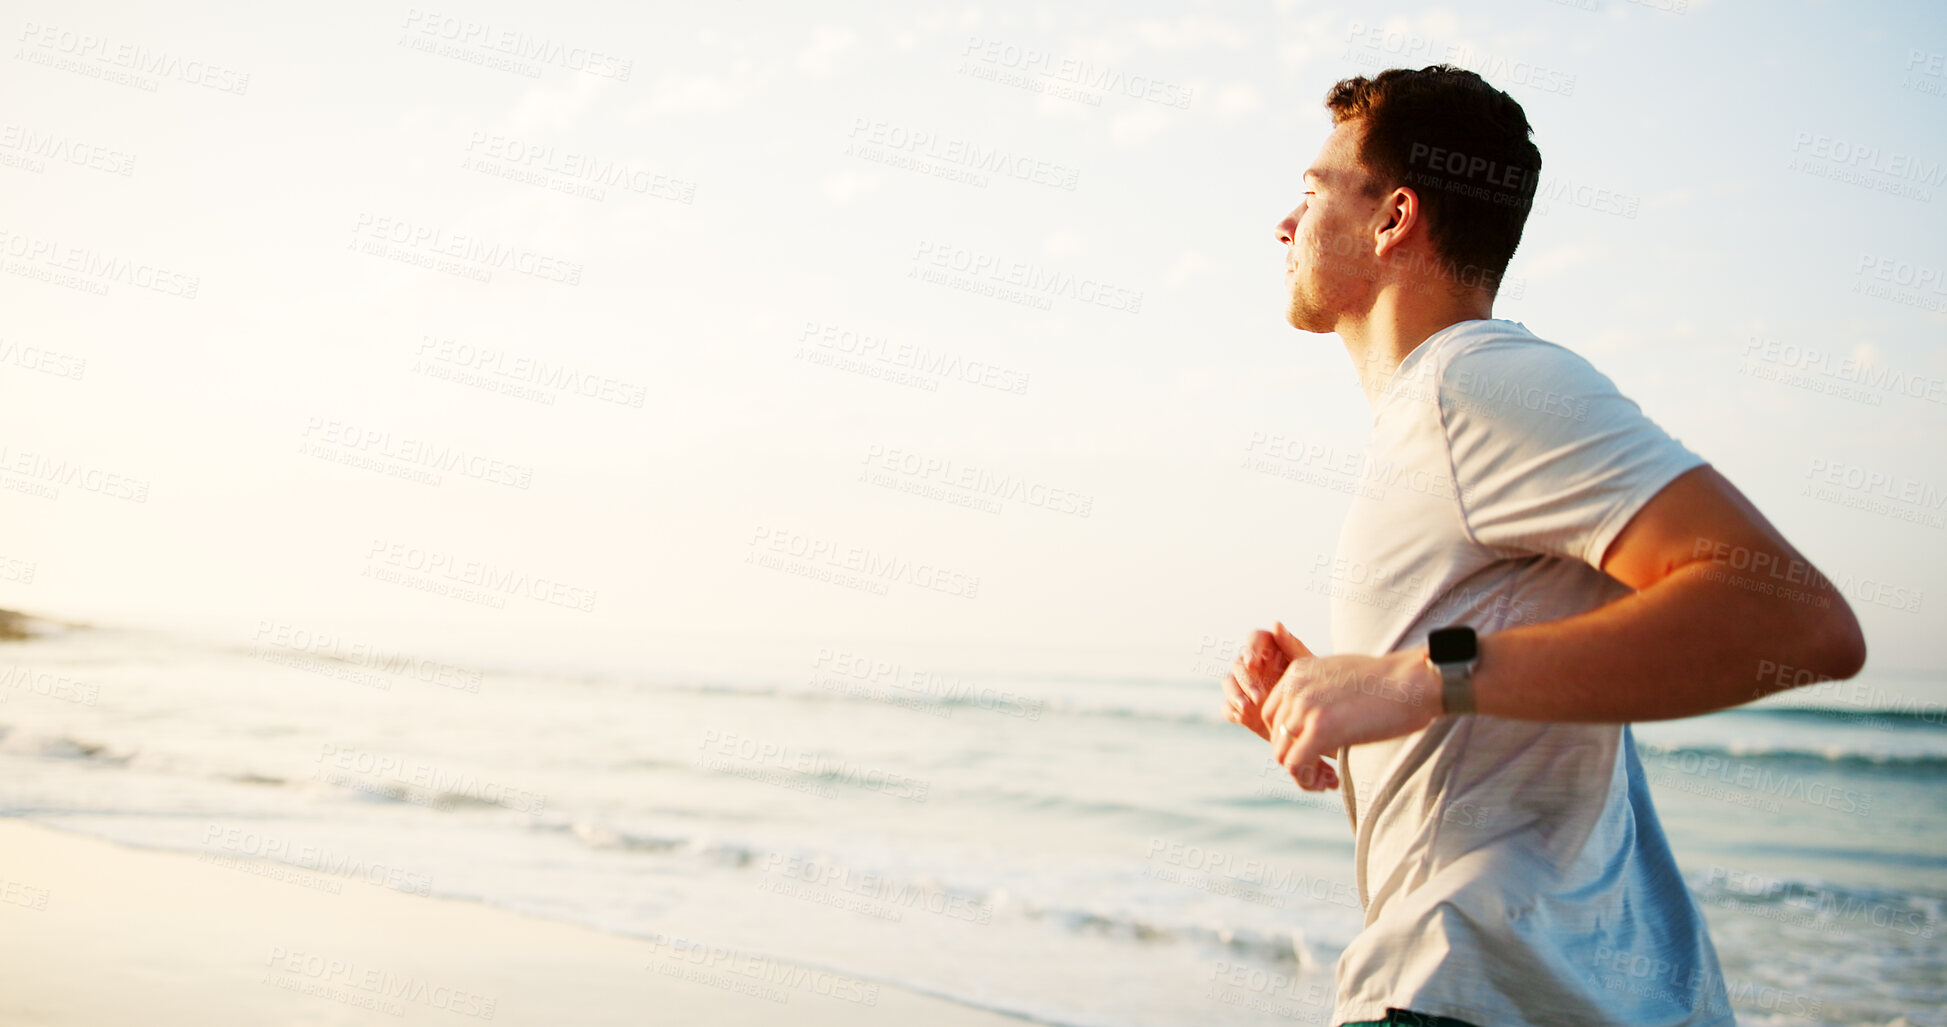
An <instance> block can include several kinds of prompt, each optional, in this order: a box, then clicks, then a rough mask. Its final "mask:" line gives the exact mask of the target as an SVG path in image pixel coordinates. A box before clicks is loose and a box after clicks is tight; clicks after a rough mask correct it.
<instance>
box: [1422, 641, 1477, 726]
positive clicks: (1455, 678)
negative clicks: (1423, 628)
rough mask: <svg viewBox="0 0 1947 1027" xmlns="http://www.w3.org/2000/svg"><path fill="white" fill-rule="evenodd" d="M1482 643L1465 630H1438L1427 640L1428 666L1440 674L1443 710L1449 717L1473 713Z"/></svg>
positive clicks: (1441, 707)
mask: <svg viewBox="0 0 1947 1027" xmlns="http://www.w3.org/2000/svg"><path fill="white" fill-rule="evenodd" d="M1480 658H1481V645H1480V639H1479V638H1477V637H1476V636H1475V635H1474V629H1473V628H1469V627H1464V626H1455V627H1451V628H1439V629H1437V630H1435V631H1434V632H1433V633H1432V634H1429V635H1428V636H1426V662H1428V663H1431V664H1433V667H1434V669H1435V670H1438V671H1439V672H1440V709H1441V712H1442V713H1444V714H1446V715H1447V716H1449V717H1453V716H1459V715H1460V714H1463V713H1472V712H1474V665H1475V664H1477V663H1479V662H1480Z"/></svg>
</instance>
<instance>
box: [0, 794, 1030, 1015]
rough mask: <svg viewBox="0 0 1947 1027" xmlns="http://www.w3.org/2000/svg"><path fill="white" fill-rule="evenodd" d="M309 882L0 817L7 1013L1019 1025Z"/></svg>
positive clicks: (288, 871) (723, 960) (808, 976)
mask: <svg viewBox="0 0 1947 1027" xmlns="http://www.w3.org/2000/svg"><path fill="white" fill-rule="evenodd" d="M306 876H307V875H305V874H303V872H302V871H297V870H294V869H293V868H290V867H286V866H283V865H280V864H275V863H269V864H265V863H261V862H259V863H257V864H255V865H246V864H241V863H234V862H230V863H226V862H220V861H213V860H204V859H200V858H198V857H196V856H190V855H183V854H176V853H166V852H151V851H143V850H139V849H131V848H126V847H123V846H119V845H114V844H110V843H107V842H101V841H95V840H92V839H87V838H81V837H76V836H74V835H69V834H64V833H61V832H58V831H55V830H51V829H48V828H44V827H41V826H38V825H34V824H29V823H24V822H21V821H18V820H4V821H0V1023H6V1024H9V1025H13V1027H65V1025H76V1027H79V1025H101V1024H135V1023H141V1024H150V1025H155V1027H165V1025H173V1024H183V1025H197V1027H202V1025H207V1024H212V1023H222V1024H242V1023H249V1024H304V1025H337V1024H373V1023H378V1024H401V1023H403V1024H419V1023H425V1024H457V1023H465V1022H468V1021H469V1020H476V1021H480V1022H493V1023H510V1024H645V1023H653V1024H702V1023H708V1024H752V1025H756V1024H765V1025H770V1024H775V1023H778V1022H780V1021H789V1022H792V1023H804V1024H834V1025H836V1024H878V1023H884V1024H910V1023H927V1024H945V1025H950V1027H958V1025H966V1027H979V1025H996V1027H998V1025H1003V1024H1019V1023H1021V1022H1023V1021H1020V1020H1016V1019H1013V1018H1010V1017H1005V1016H1000V1015H993V1014H988V1013H983V1012H980V1011H976V1010H970V1009H968V1008H967V1007H965V1006H961V1005H957V1004H954V1003H950V1002H945V1001H942V1000H939V999H934V998H930V997H927V996H924V995H919V994H915V993H913V992H910V991H904V990H900V989H897V988H892V987H888V986H884V985H880V984H876V983H873V982H869V981H861V980H858V979H855V978H851V977H846V976H844V975H840V974H832V973H826V972H823V971H818V970H815V969H810V968H805V967H800V966H795V965H792V964H787V963H782V962H779V961H775V960H770V959H767V958H765V957H764V956H763V954H762V953H752V952H743V953H737V952H730V951H727V950H721V949H711V948H709V947H707V946H699V945H694V944H692V943H690V942H689V941H688V940H687V939H683V938H667V939H665V940H663V941H662V942H653V941H648V940H638V939H629V938H621V937H616V936H612V935H605V934H601V933H598V932H595V931H591V930H586V929H583V928H579V927H574V926H571V925H566V924H560V923H552V922H548V921H543V920H537V919H532V918H529V917H524V916H519V915H516V914H513V913H508V912H503V911H500V910H496V909H492V908H489V907H487V906H484V905H477V904H472V903H466V902H456V901H450V900H442V899H433V898H425V897H419V896H413V895H408V894H400V893H399V892H398V891H397V890H394V889H388V888H384V887H380V886H376V885H374V884H371V883H368V882H366V881H335V880H324V879H316V880H313V881H305V880H304V878H305V877H306ZM330 886H337V889H338V890H337V891H336V892H335V893H334V892H333V891H331V890H329V889H330Z"/></svg>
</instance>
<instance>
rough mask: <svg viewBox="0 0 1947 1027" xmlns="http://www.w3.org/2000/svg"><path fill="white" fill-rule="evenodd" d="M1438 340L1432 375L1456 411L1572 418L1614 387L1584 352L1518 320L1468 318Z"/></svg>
mask: <svg viewBox="0 0 1947 1027" xmlns="http://www.w3.org/2000/svg"><path fill="white" fill-rule="evenodd" d="M1439 343H1440V344H1439V346H1438V348H1437V349H1436V350H1435V351H1434V352H1433V353H1431V354H1429V356H1431V357H1432V358H1433V361H1432V371H1433V381H1434V383H1435V387H1436V389H1437V391H1438V394H1439V396H1440V399H1441V403H1442V405H1443V406H1445V407H1447V408H1449V409H1450V410H1454V411H1455V412H1460V413H1468V412H1471V413H1474V414H1478V415H1487V416H1492V415H1495V414H1504V415H1512V416H1515V417H1517V418H1521V417H1523V416H1524V415H1532V414H1546V415H1551V416H1564V415H1566V416H1568V417H1570V418H1572V419H1573V418H1576V416H1577V414H1578V412H1581V411H1586V409H1587V407H1588V404H1589V402H1590V401H1591V400H1594V399H1597V398H1599V397H1606V396H1610V395H1614V394H1615V391H1616V389H1615V385H1614V383H1612V382H1611V381H1610V380H1609V379H1608V377H1607V376H1605V375H1604V374H1603V373H1602V372H1600V371H1598V370H1596V367H1595V365H1594V364H1592V363H1590V362H1589V360H1588V359H1587V358H1586V357H1584V356H1582V355H1581V354H1580V353H1577V352H1575V351H1574V350H1572V349H1569V348H1568V347H1566V346H1562V345H1560V344H1557V343H1554V342H1550V341H1548V340H1546V339H1543V338H1541V337H1539V336H1537V335H1535V334H1534V333H1533V332H1531V331H1529V330H1528V329H1527V327H1526V326H1524V325H1522V324H1520V323H1519V322H1514V321H1478V322H1469V323H1468V324H1465V325H1462V326H1460V328H1459V329H1458V330H1456V331H1454V332H1452V333H1450V334H1449V335H1447V336H1445V337H1443V338H1442V339H1440V340H1439Z"/></svg>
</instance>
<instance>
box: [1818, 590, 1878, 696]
mask: <svg viewBox="0 0 1947 1027" xmlns="http://www.w3.org/2000/svg"><path fill="white" fill-rule="evenodd" d="M1834 598H1835V599H1837V600H1838V602H1837V603H1836V606H1835V608H1834V609H1833V610H1832V611H1831V612H1830V614H1829V615H1828V616H1826V617H1824V618H1823V619H1822V620H1821V622H1820V624H1819V628H1818V630H1817V631H1815V632H1814V633H1813V636H1812V638H1811V639H1810V643H1811V652H1810V653H1808V654H1807V658H1806V663H1807V666H1808V667H1809V668H1811V669H1812V670H1814V671H1815V672H1816V673H1817V674H1818V675H1819V676H1820V677H1822V678H1825V679H1828V680H1833V681H1842V680H1844V679H1846V678H1849V677H1852V676H1853V675H1854V674H1857V673H1859V671H1860V669H1861V668H1863V667H1864V666H1866V633H1865V632H1864V631H1863V630H1861V629H1860V627H1859V618H1858V617H1855V616H1853V613H1852V608H1851V607H1850V606H1847V605H1846V601H1845V599H1843V598H1841V597H1838V596H1834Z"/></svg>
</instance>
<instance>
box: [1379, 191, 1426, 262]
mask: <svg viewBox="0 0 1947 1027" xmlns="http://www.w3.org/2000/svg"><path fill="white" fill-rule="evenodd" d="M1373 220H1374V222H1375V227H1374V230H1373V236H1372V252H1373V255H1374V256H1378V257H1384V256H1386V255H1387V254H1388V253H1390V252H1392V250H1393V248H1394V247H1395V246H1398V245H1399V244H1401V243H1403V242H1405V241H1406V239H1407V237H1408V235H1410V234H1411V233H1412V232H1415V231H1418V230H1419V229H1420V194H1419V193H1416V192H1414V191H1413V190H1411V189H1409V188H1407V187H1406V186H1400V187H1399V188H1397V189H1394V190H1393V191H1392V192H1390V193H1387V194H1386V197H1385V199H1384V200H1382V201H1380V206H1379V210H1378V212H1377V213H1376V214H1375V215H1374V217H1373Z"/></svg>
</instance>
